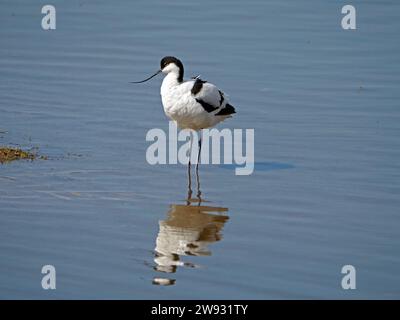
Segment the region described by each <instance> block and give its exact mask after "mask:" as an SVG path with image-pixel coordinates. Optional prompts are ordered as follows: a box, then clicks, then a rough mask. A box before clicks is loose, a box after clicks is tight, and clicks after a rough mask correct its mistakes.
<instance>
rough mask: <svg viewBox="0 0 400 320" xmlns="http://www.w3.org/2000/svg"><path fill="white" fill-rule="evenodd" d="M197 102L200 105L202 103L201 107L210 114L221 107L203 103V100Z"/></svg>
mask: <svg viewBox="0 0 400 320" xmlns="http://www.w3.org/2000/svg"><path fill="white" fill-rule="evenodd" d="M196 101H197V102H198V103H200V104H201V106H202V107H203V109H204V110H206V111H207V112H208V113H210V112H213V111H215V110H217V109H218V108H219V107H214V106H212V105H211V104H209V103H207V102H205V101H203V100H201V99H196Z"/></svg>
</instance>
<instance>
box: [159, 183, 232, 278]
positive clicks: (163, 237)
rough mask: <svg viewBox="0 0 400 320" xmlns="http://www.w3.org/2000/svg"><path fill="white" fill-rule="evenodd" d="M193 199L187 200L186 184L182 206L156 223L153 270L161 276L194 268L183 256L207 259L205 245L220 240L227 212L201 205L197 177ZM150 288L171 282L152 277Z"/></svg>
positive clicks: (209, 252)
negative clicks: (183, 268) (185, 198)
mask: <svg viewBox="0 0 400 320" xmlns="http://www.w3.org/2000/svg"><path fill="white" fill-rule="evenodd" d="M197 182H198V183H197V188H198V192H197V199H192V198H191V194H192V191H191V188H190V180H189V190H188V198H187V200H186V205H183V204H182V205H180V204H172V205H171V206H170V209H169V211H168V213H167V217H166V219H165V220H160V221H159V232H158V235H157V240H156V248H155V258H154V262H155V263H156V265H155V267H154V269H155V270H156V271H159V272H162V273H175V272H176V271H177V268H178V267H191V268H195V267H196V265H195V264H193V263H191V262H184V261H182V257H183V256H210V255H211V250H210V249H209V247H208V246H209V245H210V244H212V243H214V242H217V241H220V240H221V239H222V235H221V231H222V228H223V227H224V224H225V223H226V222H227V221H228V219H229V217H228V216H227V215H225V213H226V212H227V211H228V208H222V207H214V206H206V205H202V202H204V201H203V200H202V199H201V197H200V195H201V192H200V184H199V180H198V177H197ZM153 284H157V285H173V284H175V279H171V278H165V277H156V278H154V279H153Z"/></svg>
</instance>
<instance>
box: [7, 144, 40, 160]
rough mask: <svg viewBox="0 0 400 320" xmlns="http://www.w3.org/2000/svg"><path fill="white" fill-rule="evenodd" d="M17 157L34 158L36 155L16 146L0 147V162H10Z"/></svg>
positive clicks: (17, 158)
mask: <svg viewBox="0 0 400 320" xmlns="http://www.w3.org/2000/svg"><path fill="white" fill-rule="evenodd" d="M19 159H29V160H34V159H36V155H35V154H33V153H30V152H28V151H23V150H21V149H17V148H9V147H0V163H5V162H10V161H14V160H19Z"/></svg>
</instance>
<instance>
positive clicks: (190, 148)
mask: <svg viewBox="0 0 400 320" xmlns="http://www.w3.org/2000/svg"><path fill="white" fill-rule="evenodd" d="M192 143H193V139H192V132H191V131H190V147H189V162H188V196H187V201H188V204H189V203H190V199H191V198H192V192H193V191H192V177H191V170H190V166H191V163H190V158H191V156H192Z"/></svg>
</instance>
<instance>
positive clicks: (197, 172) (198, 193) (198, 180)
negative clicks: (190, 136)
mask: <svg viewBox="0 0 400 320" xmlns="http://www.w3.org/2000/svg"><path fill="white" fill-rule="evenodd" d="M200 154H201V131H199V153H198V154H197V163H196V180H197V197H198V198H199V205H200V202H201V191H200V177H199V163H200Z"/></svg>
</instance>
